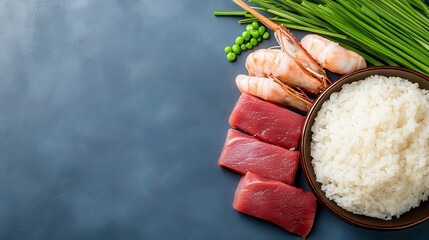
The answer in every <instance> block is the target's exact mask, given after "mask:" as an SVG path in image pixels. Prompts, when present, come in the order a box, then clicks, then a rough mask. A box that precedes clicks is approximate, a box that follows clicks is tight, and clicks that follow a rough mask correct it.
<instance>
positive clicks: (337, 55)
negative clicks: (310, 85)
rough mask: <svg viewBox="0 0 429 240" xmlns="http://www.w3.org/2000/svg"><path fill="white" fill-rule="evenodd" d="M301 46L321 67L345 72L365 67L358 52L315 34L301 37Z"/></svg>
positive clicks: (363, 60) (341, 72)
mask: <svg viewBox="0 0 429 240" xmlns="http://www.w3.org/2000/svg"><path fill="white" fill-rule="evenodd" d="M301 44H302V46H303V47H304V48H305V49H306V50H307V52H308V53H310V54H311V56H312V57H313V58H314V59H316V61H317V62H318V63H319V64H320V65H322V67H324V68H326V69H328V70H329V71H331V72H334V73H340V74H346V73H351V72H353V71H356V70H359V69H362V68H365V67H366V62H365V59H364V58H363V57H362V56H360V55H359V54H357V53H355V52H353V51H350V50H347V49H345V48H343V47H341V46H340V45H339V44H338V43H336V42H333V41H331V40H329V39H326V38H324V37H321V36H319V35H316V34H309V35H307V36H305V37H304V38H302V39H301Z"/></svg>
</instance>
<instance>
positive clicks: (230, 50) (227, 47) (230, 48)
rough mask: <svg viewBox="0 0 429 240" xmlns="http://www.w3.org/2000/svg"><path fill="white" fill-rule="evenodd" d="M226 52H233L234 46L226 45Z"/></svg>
mask: <svg viewBox="0 0 429 240" xmlns="http://www.w3.org/2000/svg"><path fill="white" fill-rule="evenodd" d="M224 51H225V53H230V52H232V47H231V46H226V47H225V49H224Z"/></svg>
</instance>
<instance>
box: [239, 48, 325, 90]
mask: <svg viewBox="0 0 429 240" xmlns="http://www.w3.org/2000/svg"><path fill="white" fill-rule="evenodd" d="M246 68H247V70H248V71H249V75H250V76H258V77H276V78H278V79H280V80H281V81H282V82H284V83H287V84H290V85H292V86H295V87H299V88H301V89H303V90H304V91H305V92H307V93H310V94H314V95H317V94H318V93H320V92H321V91H323V90H325V88H326V86H325V84H323V82H321V81H319V80H318V79H317V78H315V77H313V76H311V75H309V74H307V73H306V72H304V71H303V70H302V69H301V68H300V67H299V66H298V64H297V63H296V62H295V61H294V60H293V59H292V58H290V57H289V56H288V55H287V54H286V53H285V52H283V51H281V50H277V49H261V50H257V51H254V52H252V53H250V54H249V55H248V56H247V59H246Z"/></svg>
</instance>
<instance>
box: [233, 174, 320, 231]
mask: <svg viewBox="0 0 429 240" xmlns="http://www.w3.org/2000/svg"><path fill="white" fill-rule="evenodd" d="M233 207H234V209H235V210H237V211H240V212H242V213H245V214H248V215H251V216H254V217H258V218H261V219H264V220H267V221H270V222H273V223H275V224H277V225H279V226H281V227H283V228H284V229H286V230H288V231H289V232H291V233H294V234H297V235H299V236H301V237H302V238H305V237H306V236H307V235H308V233H309V232H310V230H311V228H312V226H313V222H314V217H315V214H316V198H315V197H314V194H313V193H311V192H305V191H304V190H302V189H299V188H295V187H293V186H290V185H287V184H285V183H282V182H280V181H276V180H270V179H267V178H264V177H260V176H258V175H256V174H254V173H251V172H249V173H247V174H246V175H245V176H244V177H242V178H241V180H240V183H239V184H238V187H237V190H236V191H235V197H234V203H233Z"/></svg>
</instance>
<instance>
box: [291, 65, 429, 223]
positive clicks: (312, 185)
mask: <svg viewBox="0 0 429 240" xmlns="http://www.w3.org/2000/svg"><path fill="white" fill-rule="evenodd" d="M389 69H391V70H399V71H404V72H408V73H411V74H414V75H417V76H419V77H421V78H423V79H425V80H426V81H428V82H429V76H426V75H424V74H422V73H419V72H417V71H414V70H411V69H408V68H404V67H399V66H373V67H367V68H363V69H360V70H357V71H354V72H352V73H348V74H345V75H343V76H341V77H340V78H338V79H337V80H336V81H334V82H333V83H332V84H331V85H330V86H329V87H328V88H326V89H325V90H324V91H323V92H322V93H321V94H320V95H319V96H318V97H317V98H316V100H315V101H314V103H313V105H312V106H311V109H310V111H308V113H307V115H306V117H305V121H304V126H303V128H302V130H301V136H300V144H299V150H300V164H301V167H302V170H303V172H304V177H305V180H306V181H307V184H308V185H309V187H310V189H311V191H312V192H313V193H314V194H315V195H316V197H317V199H318V201H319V202H320V203H321V204H322V206H323V207H324V208H325V209H327V210H328V211H329V212H330V213H332V214H333V215H334V216H336V217H338V218H339V219H341V220H343V221H344V222H347V223H350V224H352V225H355V226H358V227H362V228H366V229H371V230H383V231H388V230H402V229H406V228H410V227H413V226H416V225H418V224H420V223H423V222H425V221H426V220H428V219H429V214H427V216H426V217H424V218H422V219H418V220H416V221H413V222H410V223H404V224H401V225H397V226H378V225H377V226H375V225H372V224H367V223H365V222H361V221H355V220H354V219H351V218H349V217H348V216H346V215H344V214H343V213H342V212H340V211H337V210H335V209H334V208H332V207H331V206H330V204H329V203H328V202H326V201H325V200H324V198H323V197H325V198H326V196H323V197H322V196H320V193H319V192H318V191H317V190H319V188H318V187H317V186H316V184H317V182H315V181H312V180H311V179H310V173H309V169H308V168H307V165H306V164H305V162H306V159H305V155H304V142H305V141H304V140H305V138H304V136H305V134H304V133H305V132H307V129H308V128H309V127H310V126H309V121H310V120H309V119H310V116H312V115H313V114H315V111H316V110H315V109H316V107H317V106H318V105H319V104H320V101H321V99H322V98H323V97H324V96H325V95H326V94H328V93H329V92H330V90H331V89H332V88H335V87H336V86H337V85H339V84H341V83H342V82H343V81H345V79H348V78H349V77H351V76H354V75H356V74H359V73H363V72H368V71H374V70H389ZM310 161H311V159H310ZM316 189H317V190H316ZM320 191H321V192H323V191H322V190H320ZM322 194H323V193H322ZM328 201H330V202H332V203H334V204H336V203H335V202H334V201H333V200H329V199H328ZM427 201H429V200H427ZM340 208H341V207H340ZM342 210H344V211H345V212H347V210H345V209H342ZM348 213H350V214H353V213H351V212H348ZM356 215H357V214H356ZM360 216H364V215H360ZM364 217H368V216H364ZM368 218H369V217H368Z"/></svg>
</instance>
